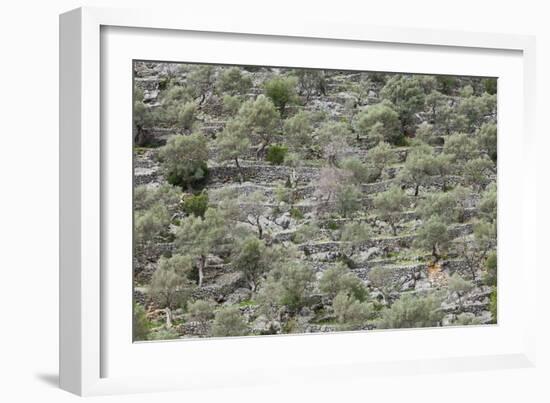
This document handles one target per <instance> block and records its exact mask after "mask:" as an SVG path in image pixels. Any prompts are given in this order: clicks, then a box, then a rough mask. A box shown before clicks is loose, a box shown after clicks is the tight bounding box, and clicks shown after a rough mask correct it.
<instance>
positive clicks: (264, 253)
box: [231, 237, 280, 292]
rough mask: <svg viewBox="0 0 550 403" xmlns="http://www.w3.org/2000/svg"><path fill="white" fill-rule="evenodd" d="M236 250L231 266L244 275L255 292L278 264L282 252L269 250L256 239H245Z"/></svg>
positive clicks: (275, 249) (274, 249)
mask: <svg viewBox="0 0 550 403" xmlns="http://www.w3.org/2000/svg"><path fill="white" fill-rule="evenodd" d="M236 249H237V250H238V252H237V253H236V254H235V256H234V258H233V259H232V262H231V264H232V266H233V268H234V269H236V270H238V271H240V272H241V273H243V275H244V277H245V279H246V282H247V283H248V286H249V287H250V289H251V290H252V292H254V291H256V288H257V286H258V282H259V281H260V279H261V278H262V276H263V275H264V274H265V273H267V272H269V271H270V270H271V269H272V268H273V267H274V265H276V264H277V261H278V260H279V259H280V256H278V254H279V253H280V251H279V250H278V249H277V248H268V247H267V246H266V245H265V243H264V242H263V241H262V240H260V239H258V238H255V237H249V238H246V239H244V240H243V241H242V242H241V243H240V244H239V246H238V248H236Z"/></svg>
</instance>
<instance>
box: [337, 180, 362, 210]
mask: <svg viewBox="0 0 550 403" xmlns="http://www.w3.org/2000/svg"><path fill="white" fill-rule="evenodd" d="M362 195H363V193H362V192H361V189H360V188H359V187H358V186H357V185H355V184H353V183H344V184H342V185H340V186H338V187H337V188H336V199H335V208H336V211H338V213H339V214H340V215H341V216H342V217H348V216H350V215H352V214H353V213H355V212H356V211H358V210H359V209H360V208H361V198H362Z"/></svg>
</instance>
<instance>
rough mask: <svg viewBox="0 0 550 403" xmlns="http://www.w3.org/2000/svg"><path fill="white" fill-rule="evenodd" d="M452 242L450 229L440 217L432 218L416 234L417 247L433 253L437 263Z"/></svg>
mask: <svg viewBox="0 0 550 403" xmlns="http://www.w3.org/2000/svg"><path fill="white" fill-rule="evenodd" d="M450 241H451V236H450V234H449V228H448V227H447V224H445V223H444V222H443V221H442V219H441V218H440V217H439V216H435V215H434V216H432V217H430V219H429V220H427V221H425V222H424V223H423V224H422V226H421V227H420V229H419V230H418V232H417V234H416V240H415V243H416V246H418V247H419V248H422V249H424V250H428V251H431V253H432V256H433V257H434V259H435V261H436V262H437V261H439V259H440V258H441V254H442V252H444V251H445V250H446V249H447V248H448V246H449V242H450Z"/></svg>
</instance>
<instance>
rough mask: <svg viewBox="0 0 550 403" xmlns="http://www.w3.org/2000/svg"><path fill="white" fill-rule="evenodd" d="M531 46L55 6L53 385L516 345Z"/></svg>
mask: <svg viewBox="0 0 550 403" xmlns="http://www.w3.org/2000/svg"><path fill="white" fill-rule="evenodd" d="M241 22H242V21H241ZM233 24H235V25H233ZM533 49H534V44H533V39H532V38H530V37H522V36H508V35H497V34H473V33H460V32H445V31H441V32H437V33H433V32H430V31H417V30H410V29H404V28H396V29H391V30H390V29H382V28H369V27H363V26H361V27H357V26H353V25H346V26H343V25H338V24H334V25H323V24H317V23H315V22H310V23H309V22H308V23H307V24H303V25H300V26H296V27H287V28H285V30H284V31H283V30H282V29H280V28H278V27H277V26H275V24H273V25H271V24H267V25H266V24H265V23H262V25H261V26H260V25H255V24H254V23H249V24H241V23H239V22H236V21H233V22H228V21H217V20H207V19H201V18H193V19H183V20H181V19H180V18H178V19H175V18H173V17H171V16H170V15H169V14H162V13H155V12H143V11H141V12H140V11H135V10H133V11H122V10H106V9H79V10H75V11H72V12H69V13H67V14H64V15H62V16H61V59H60V65H61V73H60V80H61V89H60V94H61V105H60V106H61V142H60V155H61V156H60V165H61V174H60V175H61V176H60V181H61V190H60V199H61V210H60V211H61V222H60V232H61V240H60V242H61V265H60V276H61V277H60V281H61V282H60V290H61V291H60V292H61V295H60V316H61V325H60V345H61V358H60V380H61V385H62V387H63V388H65V389H67V390H70V391H72V392H74V393H78V394H104V393H122V392H137V391H154V390H164V389H185V388H206V387H214V386H224V385H242V386H245V385H248V384H250V385H252V384H258V383H262V382H273V381H274V380H276V381H291V380H292V378H293V376H294V375H296V374H300V376H301V377H308V378H310V379H316V380H319V379H324V378H325V377H327V370H328V371H330V372H331V373H334V372H335V371H334V370H335V369H337V371H336V372H338V374H339V375H337V376H340V377H341V379H345V377H346V376H347V375H349V374H350V373H354V374H355V376H357V375H361V376H368V375H369V374H370V373H380V372H384V371H385V372H387V373H389V374H390V373H396V371H397V372H399V373H414V372H416V371H419V370H422V371H433V372H435V371H441V370H454V369H458V368H460V369H462V370H463V369H472V370H474V369H481V368H502V367H520V366H529V365H532V360H533V354H534V345H533V338H534V334H533V323H532V321H531V318H529V317H528V316H526V314H525V312H531V311H530V310H529V307H530V306H532V304H533V303H534V302H533V301H534V285H533V284H532V283H531V282H529V278H530V277H531V276H533V275H534V271H535V270H536V265H535V264H534V262H533V259H534V258H533V257H532V256H531V255H530V254H529V252H528V245H529V242H530V241H529V239H530V237H532V236H534V235H530V234H532V233H534V230H533V228H534V225H535V219H534V209H532V203H534V201H533V191H534V190H533V188H532V184H531V183H530V179H529V178H530V175H529V172H531V171H532V170H534V161H533V160H532V158H530V155H531V152H532V147H533V141H532V139H533V137H532V136H533V134H532V132H531V126H530V124H531V121H532V108H531V107H530V104H531V102H532V99H531V97H532V93H533V92H532V91H533V88H534V75H533V68H534V66H533V57H534V55H533V51H534V50H533ZM518 161H519V163H518ZM518 184H520V185H518ZM518 187H519V188H521V191H518ZM497 268H498V270H497ZM512 284H515V285H516V286H515V288H513V289H512V288H511V285H512ZM518 284H519V285H520V286H519V287H518ZM518 288H519V289H521V290H522V295H518V293H517V289H518ZM533 312H534V311H533ZM411 345H414V346H416V347H415V348H414V349H411V348H409V347H410V346H411ZM226 362H231V363H235V365H232V366H231V368H228V367H227V366H224V365H222V363H226ZM304 369H307V371H304ZM282 370H283V371H282Z"/></svg>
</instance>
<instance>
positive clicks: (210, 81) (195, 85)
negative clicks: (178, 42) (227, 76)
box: [186, 64, 215, 106]
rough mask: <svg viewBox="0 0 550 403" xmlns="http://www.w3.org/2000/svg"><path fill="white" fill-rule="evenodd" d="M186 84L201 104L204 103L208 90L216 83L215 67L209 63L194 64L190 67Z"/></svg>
mask: <svg viewBox="0 0 550 403" xmlns="http://www.w3.org/2000/svg"><path fill="white" fill-rule="evenodd" d="M189 70H190V71H189V74H188V75H187V78H186V85H187V86H188V88H189V91H190V92H191V94H192V95H193V97H194V98H195V99H198V104H199V106H200V105H202V104H203V103H204V101H205V100H206V96H207V95H208V92H209V91H210V90H211V89H212V87H213V86H214V83H215V67H214V66H211V65H207V64H201V65H194V66H191V67H190V68H189Z"/></svg>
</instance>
